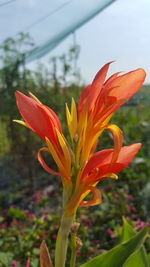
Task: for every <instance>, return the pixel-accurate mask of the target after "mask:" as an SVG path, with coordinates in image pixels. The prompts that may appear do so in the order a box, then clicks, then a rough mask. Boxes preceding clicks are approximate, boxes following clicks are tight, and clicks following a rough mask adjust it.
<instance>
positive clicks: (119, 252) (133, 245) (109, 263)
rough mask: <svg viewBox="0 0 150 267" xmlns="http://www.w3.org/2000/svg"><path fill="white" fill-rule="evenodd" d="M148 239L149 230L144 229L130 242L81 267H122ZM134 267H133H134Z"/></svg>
mask: <svg viewBox="0 0 150 267" xmlns="http://www.w3.org/2000/svg"><path fill="white" fill-rule="evenodd" d="M146 237H147V228H143V229H142V230H141V231H140V232H139V233H137V234H135V236H133V237H132V238H130V239H129V240H128V241H126V242H123V243H121V244H120V245H118V246H116V247H114V248H113V249H111V250H109V251H108V252H106V253H104V254H102V255H100V256H97V257H95V258H94V259H93V260H91V261H89V262H87V263H85V264H83V265H81V266H80V267H92V266H94V267H120V266H123V264H124V263H125V262H126V260H127V259H128V257H129V256H130V255H131V254H132V253H134V252H135V251H136V250H138V249H140V248H141V246H142V245H143V243H144V241H145V239H146ZM132 267H133V265H132Z"/></svg>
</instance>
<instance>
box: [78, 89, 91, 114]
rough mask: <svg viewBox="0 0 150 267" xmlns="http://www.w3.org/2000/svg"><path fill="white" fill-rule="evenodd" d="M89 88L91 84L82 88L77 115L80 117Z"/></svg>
mask: <svg viewBox="0 0 150 267" xmlns="http://www.w3.org/2000/svg"><path fill="white" fill-rule="evenodd" d="M90 90H91V84H89V85H87V86H86V87H84V88H83V90H82V92H81V95H80V98H79V101H78V115H79V117H80V114H81V112H82V110H83V107H84V104H85V103H86V100H87V99H88V97H89V93H90Z"/></svg>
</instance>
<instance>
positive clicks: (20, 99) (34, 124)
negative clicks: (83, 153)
mask: <svg viewBox="0 0 150 267" xmlns="http://www.w3.org/2000/svg"><path fill="white" fill-rule="evenodd" d="M29 95H30V97H28V96H26V95H24V94H22V93H21V92H19V91H16V93H15V96H16V102H17V106H18V109H19V111H20V114H21V115H22V117H23V119H24V121H19V120H14V121H15V122H17V123H20V124H22V125H24V126H26V127H27V128H29V129H30V130H32V131H33V132H34V133H35V134H37V135H38V136H39V137H40V138H41V139H42V140H43V141H44V142H45V144H46V147H44V148H41V149H40V150H39V152H38V155H37V157H38V160H39V162H40V163H41V165H42V166H43V168H44V169H45V170H46V171H47V172H49V173H52V174H56V175H60V176H61V177H62V182H63V184H64V186H66V185H67V186H68V185H69V184H70V168H71V154H70V151H69V147H68V145H67V142H66V140H65V138H64V136H63V134H62V129H61V125H60V121H59V119H58V117H57V115H56V114H55V112H54V111H53V110H52V109H50V108H49V107H47V106H45V105H43V104H42V103H41V102H40V101H39V100H38V99H37V98H36V97H35V96H34V95H33V94H31V93H29ZM42 151H47V152H49V153H51V155H52V157H53V159H54V161H55V162H56V164H57V166H58V169H59V172H56V171H54V170H52V169H51V168H49V167H48V166H47V165H46V163H45V162H44V160H43V158H42V156H41V152H42Z"/></svg>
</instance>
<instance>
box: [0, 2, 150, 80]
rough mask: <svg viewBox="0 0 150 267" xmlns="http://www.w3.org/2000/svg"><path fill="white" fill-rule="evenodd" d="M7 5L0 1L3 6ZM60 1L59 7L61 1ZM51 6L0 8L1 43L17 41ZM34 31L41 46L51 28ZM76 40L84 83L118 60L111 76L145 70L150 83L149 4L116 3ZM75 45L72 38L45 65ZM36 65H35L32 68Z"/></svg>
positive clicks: (78, 33) (33, 4) (29, 4)
mask: <svg viewBox="0 0 150 267" xmlns="http://www.w3.org/2000/svg"><path fill="white" fill-rule="evenodd" d="M5 1H6V0H1V2H0V4H1V3H4V2H5ZM57 1H58V6H59V2H61V0H57ZM87 1H88V0H87ZM50 2H51V0H42V1H40V0H16V1H15V2H14V3H12V4H10V5H6V6H3V7H0V32H1V37H0V42H2V41H3V40H4V38H6V37H9V36H12V37H14V36H15V34H16V33H17V32H18V31H21V30H23V29H24V28H25V27H26V26H28V25H30V24H31V23H32V22H34V21H36V20H37V19H39V18H40V17H41V15H44V14H47V13H48V5H49V3H50ZM21 10H22V11H23V14H22V13H21ZM12 11H13V12H14V11H15V14H16V16H17V20H15V19H13V20H12V19H11V16H12ZM41 27H43V30H42V28H41ZM52 27H53V25H52ZM32 30H33V33H36V34H37V36H38V37H37V40H38V39H39V38H41V42H42V38H44V36H45V35H44V34H46V33H47V32H48V31H50V30H51V27H50V26H49V29H48V28H47V24H46V22H45V25H44V22H43V23H42V24H41V25H40V24H39V25H38V27H35V29H34V27H33V29H32ZM76 39H77V43H78V44H79V45H80V46H81V53H80V58H79V61H78V66H79V67H80V70H81V74H82V77H83V79H84V80H85V81H87V82H89V81H90V80H91V79H92V78H93V76H94V75H95V74H96V72H97V71H98V70H99V68H100V67H101V66H102V65H103V64H105V63H106V62H109V61H112V60H115V61H116V63H114V64H112V67H111V72H110V73H113V72H116V71H130V70H133V69H136V68H139V67H142V68H144V69H145V70H146V72H147V79H146V82H149V83H150V0H117V1H116V2H114V3H113V4H112V5H110V6H109V7H108V8H106V9H105V10H104V11H103V12H102V13H100V14H99V15H97V16H96V17H95V18H94V19H92V20H90V21H89V22H88V23H86V24H85V25H84V26H82V27H81V28H80V29H79V30H77V31H76ZM72 43H73V40H72V36H70V37H68V38H67V39H66V40H65V41H63V42H62V43H61V44H60V45H59V46H58V47H57V48H55V49H54V50H53V51H52V52H51V53H49V54H48V55H47V56H45V57H44V58H43V60H42V61H46V60H47V58H48V59H49V58H50V56H54V55H61V54H62V53H63V52H65V51H67V49H68V48H69V47H70V45H71V44H72ZM34 65H35V63H34V64H33V63H32V67H34Z"/></svg>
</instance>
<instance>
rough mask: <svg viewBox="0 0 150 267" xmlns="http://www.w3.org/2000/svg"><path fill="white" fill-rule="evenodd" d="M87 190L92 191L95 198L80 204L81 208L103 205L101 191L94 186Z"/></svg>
mask: <svg viewBox="0 0 150 267" xmlns="http://www.w3.org/2000/svg"><path fill="white" fill-rule="evenodd" d="M87 190H90V191H91V192H92V194H93V197H92V199H91V200H88V201H82V202H81V203H80V206H81V207H89V206H95V205H98V204H100V203H102V195H101V192H100V190H98V189H97V188H96V187H93V186H89V187H88V188H87Z"/></svg>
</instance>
